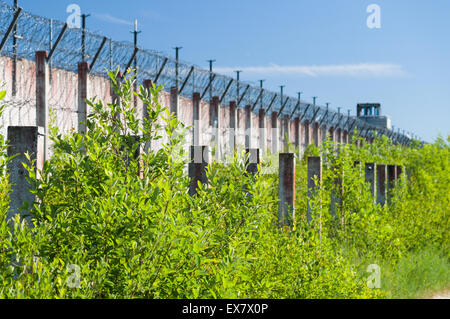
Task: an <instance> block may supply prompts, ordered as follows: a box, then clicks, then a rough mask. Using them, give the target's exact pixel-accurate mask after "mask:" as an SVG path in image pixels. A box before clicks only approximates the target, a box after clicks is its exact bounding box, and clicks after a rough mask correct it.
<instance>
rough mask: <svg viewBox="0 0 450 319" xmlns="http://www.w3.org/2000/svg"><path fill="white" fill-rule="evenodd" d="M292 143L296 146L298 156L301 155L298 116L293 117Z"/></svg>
mask: <svg viewBox="0 0 450 319" xmlns="http://www.w3.org/2000/svg"><path fill="white" fill-rule="evenodd" d="M294 145H295V147H296V148H297V151H298V155H299V158H301V157H302V150H301V144H300V118H299V117H296V118H295V119H294Z"/></svg>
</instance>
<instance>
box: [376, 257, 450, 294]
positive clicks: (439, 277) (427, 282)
mask: <svg viewBox="0 0 450 319" xmlns="http://www.w3.org/2000/svg"><path fill="white" fill-rule="evenodd" d="M445 256H446V254H445V251H444V249H440V250H439V249H436V248H426V249H423V250H420V251H414V252H410V253H408V254H407V255H404V256H403V257H401V258H400V260H399V261H398V263H396V264H395V265H393V264H392V263H389V262H386V263H384V264H383V265H382V266H381V284H382V287H381V288H382V289H383V290H385V291H388V292H389V294H388V298H396V299H397V298H398V299H408V298H423V297H427V296H432V295H433V293H435V292H438V291H442V290H445V289H447V288H449V286H450V261H449V260H448V258H447V257H445Z"/></svg>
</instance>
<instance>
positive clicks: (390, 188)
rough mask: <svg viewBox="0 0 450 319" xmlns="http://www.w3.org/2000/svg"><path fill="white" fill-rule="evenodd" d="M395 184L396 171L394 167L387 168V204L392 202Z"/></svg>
mask: <svg viewBox="0 0 450 319" xmlns="http://www.w3.org/2000/svg"><path fill="white" fill-rule="evenodd" d="M396 182H397V169H396V167H395V165H388V166H387V191H386V193H387V202H388V204H390V203H391V201H392V196H393V192H394V188H395V186H396Z"/></svg>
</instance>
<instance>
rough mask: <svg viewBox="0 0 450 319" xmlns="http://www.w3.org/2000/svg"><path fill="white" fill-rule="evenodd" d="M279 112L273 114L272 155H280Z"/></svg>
mask: <svg viewBox="0 0 450 319" xmlns="http://www.w3.org/2000/svg"><path fill="white" fill-rule="evenodd" d="M278 138H279V136H278V112H273V113H272V153H273V154H276V153H278Z"/></svg>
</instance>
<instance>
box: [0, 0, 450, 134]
mask: <svg viewBox="0 0 450 319" xmlns="http://www.w3.org/2000/svg"><path fill="white" fill-rule="evenodd" d="M7 2H8V3H12V2H13V1H12V0H10V1H7ZM72 3H75V4H78V5H79V6H80V7H81V9H82V10H83V12H84V13H90V14H91V15H92V16H91V17H89V18H88V23H87V25H88V28H89V29H91V30H94V31H98V32H100V33H102V34H104V35H106V36H108V37H112V38H113V39H115V40H132V35H131V34H130V33H129V31H131V30H132V29H133V21H134V19H138V20H139V29H140V30H141V31H142V34H141V35H140V46H142V47H145V48H148V49H153V50H158V51H163V52H166V53H169V54H171V55H172V54H174V53H173V52H174V51H173V50H172V48H173V47H174V46H182V47H183V49H182V51H181V53H180V56H181V58H182V60H185V61H189V62H193V63H195V64H196V65H200V66H204V67H205V68H207V67H208V64H207V62H206V60H208V59H211V58H212V59H215V60H217V62H216V63H215V68H216V69H218V70H220V71H221V73H224V74H227V75H233V74H232V73H230V72H231V71H233V70H236V69H242V70H244V73H242V75H241V79H242V80H245V81H250V82H252V81H255V83H256V81H257V80H259V79H266V80H267V81H266V83H265V86H266V88H269V89H271V90H274V91H278V90H279V86H280V85H285V86H286V88H285V92H287V93H288V94H289V95H292V96H297V94H296V92H298V91H302V92H304V94H303V96H304V98H305V100H308V101H311V100H312V98H311V97H312V96H318V103H319V104H321V105H324V104H325V103H326V102H330V103H331V107H334V108H337V107H342V108H343V109H344V110H347V109H351V110H352V114H355V109H356V104H357V103H363V102H377V103H381V104H382V109H383V113H384V114H386V115H389V116H390V117H391V119H392V123H393V125H394V126H395V127H400V128H402V129H405V130H406V131H410V132H413V133H415V134H417V135H419V136H420V137H421V138H423V139H424V140H426V141H430V142H431V141H433V140H434V139H435V138H436V137H437V135H438V134H439V133H441V134H442V135H444V136H446V135H447V134H450V131H449V120H450V41H449V39H448V36H449V31H450V1H448V0H433V1H425V0H421V1H418V0H396V1H392V0H389V1H388V0H373V1H364V0H340V1H334V0H314V1H312V0H309V1H303V0H280V1H273V0H271V1H268V0H228V1H219V0H192V1H181V0H160V1H154V0H150V1H149V0H147V1H144V0H128V1H116V0H109V1H105V0H95V1H92V0H78V1H76V0H69V1H66V0H58V1H55V0H38V1H36V0H19V5H20V6H21V7H23V8H24V9H25V10H27V11H31V12H33V13H35V14H37V15H42V16H45V17H49V18H54V19H59V20H62V21H65V20H66V18H67V16H68V13H66V8H67V6H68V5H69V4H72ZM370 4H378V5H379V6H380V8H381V28H380V29H369V28H368V27H367V24H366V20H367V18H368V16H369V15H370V14H369V13H367V12H366V9H367V7H368V6H369V5H370Z"/></svg>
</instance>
